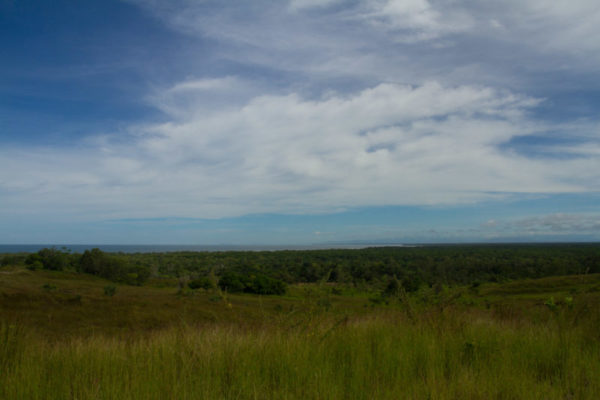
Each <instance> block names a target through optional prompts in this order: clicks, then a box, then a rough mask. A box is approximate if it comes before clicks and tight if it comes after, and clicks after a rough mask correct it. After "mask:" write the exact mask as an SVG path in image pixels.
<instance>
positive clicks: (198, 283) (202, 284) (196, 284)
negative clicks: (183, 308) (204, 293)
mask: <svg viewBox="0 0 600 400" xmlns="http://www.w3.org/2000/svg"><path fill="white" fill-rule="evenodd" d="M188 286H189V288H190V289H211V288H212V287H213V285H212V282H211V281H210V279H208V278H206V277H205V278H197V279H192V280H191V281H190V282H189V283H188Z"/></svg>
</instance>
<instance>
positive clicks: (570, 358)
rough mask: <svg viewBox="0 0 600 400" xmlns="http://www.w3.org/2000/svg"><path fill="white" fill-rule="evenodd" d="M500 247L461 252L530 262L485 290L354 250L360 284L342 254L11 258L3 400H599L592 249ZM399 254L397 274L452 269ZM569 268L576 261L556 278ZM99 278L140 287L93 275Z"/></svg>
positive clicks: (496, 273) (2, 272)
mask: <svg viewBox="0 0 600 400" xmlns="http://www.w3.org/2000/svg"><path fill="white" fill-rule="evenodd" d="M507 249H508V250H507ZM510 249H511V247H508V248H501V247H497V248H495V247H493V246H490V247H489V248H488V247H485V248H475V249H474V250H473V249H472V248H471V247H469V248H463V250H462V251H463V252H464V253H465V255H464V256H463V257H462V259H465V260H467V259H468V260H474V259H476V258H479V259H480V260H482V264H481V265H483V264H485V259H484V258H483V255H482V253H486V252H490V253H487V254H492V253H494V254H509V255H511V254H512V256H511V257H513V258H512V259H513V261H515V259H516V258H517V255H518V257H525V256H527V257H532V254H537V256H536V257H532V258H531V260H530V261H523V260H521V263H522V265H529V266H530V268H531V270H529V271H528V272H527V273H526V274H525V275H526V276H518V277H517V278H511V277H509V276H507V275H508V273H506V274H505V272H506V271H512V270H513V268H512V267H510V268H508V269H507V270H503V269H501V268H500V269H496V270H493V269H492V267H490V269H488V272H486V273H487V274H488V275H486V276H488V277H489V279H482V276H483V275H482V274H481V273H476V274H474V275H475V276H473V277H471V276H468V275H465V276H463V277H460V276H459V277H454V278H452V277H449V276H444V275H443V274H441V273H440V275H441V276H442V277H441V278H440V279H431V280H430V279H429V278H430V277H431V278H433V275H431V276H429V275H428V272H415V271H418V268H414V269H413V268H412V266H411V265H412V264H405V263H403V262H400V261H399V260H402V259H399V260H396V261H394V262H395V263H398V264H399V265H402V266H404V267H405V268H406V270H402V271H397V273H393V274H387V273H386V274H380V272H381V271H387V269H386V268H389V265H394V264H393V263H392V262H391V261H392V260H391V259H390V263H389V264H388V266H387V267H386V262H385V261H382V263H378V261H377V260H380V261H381V260H386V259H389V258H388V257H389V254H390V253H389V252H388V251H387V250H381V251H378V250H376V249H369V250H368V251H364V252H358V253H356V254H358V256H359V258H363V259H364V260H365V261H366V262H365V269H368V272H365V273H363V274H362V276H363V278H362V280H361V279H360V278H356V276H358V275H357V274H355V273H352V271H355V269H354V267H353V266H352V265H354V264H353V261H352V259H351V257H348V259H347V260H348V264H343V263H341V262H340V261H339V260H342V259H345V258H344V257H345V254H349V255H351V254H352V252H348V251H341V252H340V253H338V252H337V251H331V253H330V252H329V251H327V252H325V253H319V252H308V253H307V254H306V255H304V256H303V255H302V252H292V253H293V254H289V252H283V254H276V253H272V254H269V253H262V252H259V253H257V254H255V255H251V253H248V254H250V255H247V253H245V252H240V253H235V254H228V253H222V254H208V255H206V254H196V258H195V260H196V261H195V263H192V262H190V263H189V264H185V266H184V263H183V262H181V263H180V264H178V263H177V262H176V261H174V260H180V261H181V260H182V259H183V260H188V259H194V257H193V254H191V253H190V254H188V253H174V254H137V255H123V254H105V253H102V252H100V253H98V252H99V251H96V252H95V254H92V253H93V252H94V251H90V252H88V256H87V257H91V260H96V261H93V262H92V261H89V260H88V261H85V262H83V263H82V261H81V260H82V259H83V258H84V255H83V254H71V253H70V252H68V251H66V250H64V249H63V250H59V251H58V252H59V253H60V254H59V255H58V257H64V258H65V259H66V260H68V261H65V262H56V263H52V262H51V263H50V264H44V261H45V259H44V254H45V255H46V256H48V257H57V254H56V253H54V254H53V253H52V252H49V253H48V252H46V253H42V254H38V256H39V258H37V257H33V256H31V255H26V254H24V255H17V256H15V255H10V257H11V262H10V263H3V264H4V266H3V267H2V268H0V398H7V399H13V398H14V399H35V398H43V399H65V398H66V399H68V398H73V399H97V398H101V399H104V398H109V399H110V398H115V399H116V398H118V399H141V398H143V399H186V398H188V399H196V398H202V399H264V398H285V399H344V398H348V399H375V398H377V399H403V398H407V399H428V398H431V399H458V398H469V399H529V398H531V399H533V398H535V399H540V398H543V399H597V398H600V381H599V380H598V379H597V377H598V376H600V274H599V273H594V272H596V271H595V270H593V268H596V265H597V264H594V263H595V262H597V259H596V258H595V257H597V251H598V249H597V247H594V246H589V247H585V246H584V247H583V248H581V247H577V246H575V247H571V246H565V247H564V248H559V247H554V246H550V249H549V250H548V251H547V252H545V253H544V252H542V251H541V250H540V249H539V248H536V247H517V248H516V250H515V251H516V253H512V251H513V250H510ZM407 250H408V255H406V260H409V259H412V258H414V259H420V260H423V259H425V258H431V259H433V260H435V259H436V258H435V257H439V258H440V260H445V259H450V258H452V257H453V255H455V254H461V250H460V248H458V247H449V248H434V249H433V251H432V252H431V253H430V254H429V256H426V254H427V253H426V251H424V250H422V249H407ZM521 251H522V252H521ZM344 252H347V253H344ZM561 252H564V253H561ZM84 254H85V253H84ZM373 254H377V256H373ZM392 254H394V252H392ZM397 254H402V253H397ZM436 254H437V256H436ZM515 254H517V255H515ZM544 254H545V255H544ZM567 254H579V256H577V257H574V261H573V263H572V264H569V263H566V261H565V263H564V264H563V263H562V261H560V260H566V258H567V257H566V255H567ZM330 255H331V257H333V258H329V256H330ZM0 257H1V256H0ZM255 257H256V258H255ZM270 257H271V258H272V259H273V260H280V262H281V260H284V259H286V258H287V257H291V258H292V259H293V258H294V257H306V259H308V260H310V259H313V257H323V259H321V261H320V264H317V262H316V261H314V263H315V264H314V266H315V270H319V271H326V272H323V273H320V272H319V273H315V276H316V278H318V279H314V278H315V276H313V277H312V278H311V279H310V281H309V282H307V280H308V279H298V280H290V279H288V280H286V279H284V278H285V276H284V275H285V274H289V271H293V270H294V269H293V268H292V267H293V266H294V265H298V264H299V265H303V263H304V262H298V264H293V263H292V264H289V265H288V267H284V268H283V270H284V272H285V274H282V275H279V276H278V275H276V274H275V272H274V271H275V267H270V266H269V264H268V263H266V262H265V264H257V262H256V259H261V258H264V259H269V258H270ZM370 257H372V258H370ZM553 257H554V262H552V260H553ZM563 257H564V258H563ZM459 258H460V257H459ZM509 258H510V257H509ZM0 259H2V258H0ZM314 259H316V258H314ZM97 260H104V261H103V262H98V261H97ZM114 260H119V261H114ZM143 260H146V261H151V260H155V261H156V260H159V261H156V262H157V264H152V263H151V262H144V261H143ZM200 260H205V261H200ZM206 260H211V261H206ZM224 260H229V261H224ZM236 260H237V261H236ZM335 260H338V261H335ZM369 260H370V261H369ZM499 260H503V258H502V257H500V258H499ZM234 261H236V262H237V263H236V262H234ZM219 262H221V263H219ZM35 263H38V264H39V265H37V266H36V267H35V268H32V265H33V264H35ZM273 263H275V262H274V261H273ZM536 263H537V264H536ZM107 264H108V265H109V266H110V268H108V267H106V268H107V270H109V271H114V270H115V269H119V268H123V269H124V270H127V271H129V272H127V273H129V274H134V273H135V272H131V271H135V269H134V267H135V268H146V269H147V270H148V275H147V277H146V278H145V279H144V280H143V281H140V280H139V279H136V280H134V279H131V280H128V279H127V278H124V277H126V274H125V275H123V274H122V273H116V274H114V275H113V274H106V272H100V271H105V270H104V268H105V265H107ZM503 264H504V261H500V262H498V263H497V264H493V263H492V262H490V265H496V266H497V265H503ZM40 265H41V266H40ZM48 265H52V266H56V265H60V266H62V267H61V268H54V267H53V268H48ZM82 265H86V267H85V268H84V267H82ZM115 265H116V266H117V267H118V268H115ZM265 265H266V266H265ZM286 265H287V264H286ZM319 265H326V266H327V267H319V268H317V267H318V266H319ZM453 265H454V266H457V265H463V266H464V270H465V271H469V270H471V268H473V267H472V266H470V265H466V264H461V263H459V262H458V261H455V264H452V263H450V266H449V267H447V268H448V269H450V268H455V267H452V266H453ZM404 267H403V268H404ZM434 268H439V267H436V266H435V263H434V265H433V266H432V265H429V266H424V270H425V271H430V270H433V269H434ZM456 268H457V270H459V268H458V267H456ZM482 268H483V267H482ZM564 268H566V269H567V271H568V272H569V274H548V275H546V276H544V277H539V276H536V275H537V274H539V273H540V272H539V271H561V270H563V269H564ZM169 269H170V271H173V272H172V273H166V271H169ZM571 269H578V270H579V271H580V273H573V272H572V271H571ZM161 271H162V272H161ZM174 271H178V272H177V273H175V272H174ZM244 271H245V272H244ZM286 271H287V272H286ZM490 271H493V272H490ZM367 274H370V275H371V276H372V278H371V279H365V278H364V276H366V275H367ZM530 275H531V276H530ZM303 276H304V275H303ZM342 276H344V277H343V279H342V278H341V277H342ZM492 278H493V279H492ZM338 279H339V281H338ZM277 282H281V283H282V284H283V286H280V285H281V284H279V283H277ZM277 287H279V289H275V288H277ZM281 287H283V289H282V288H281ZM277 290H278V292H277V293H275V291H277ZM260 293H262V294H260Z"/></svg>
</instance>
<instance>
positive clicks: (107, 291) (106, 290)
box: [104, 285, 117, 297]
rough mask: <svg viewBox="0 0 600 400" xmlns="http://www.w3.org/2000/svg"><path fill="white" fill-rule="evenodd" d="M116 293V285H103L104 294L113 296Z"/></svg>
mask: <svg viewBox="0 0 600 400" xmlns="http://www.w3.org/2000/svg"><path fill="white" fill-rule="evenodd" d="M115 293H117V287H116V286H113V285H108V286H104V295H105V296H110V297H113V296H114V295H115Z"/></svg>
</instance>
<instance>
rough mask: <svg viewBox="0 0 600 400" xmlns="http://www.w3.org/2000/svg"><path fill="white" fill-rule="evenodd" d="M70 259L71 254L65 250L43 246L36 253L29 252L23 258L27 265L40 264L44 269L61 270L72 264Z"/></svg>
mask: <svg viewBox="0 0 600 400" xmlns="http://www.w3.org/2000/svg"><path fill="white" fill-rule="evenodd" d="M71 261H72V260H71V255H70V254H69V253H68V252H67V251H60V250H58V249H55V248H51V249H49V248H45V249H42V250H40V251H38V252H37V253H34V254H30V255H29V256H28V257H27V258H26V259H25V264H27V265H28V266H33V265H39V264H41V265H42V267H43V268H44V269H49V270H52V271H62V270H65V269H67V268H68V267H70V266H71V265H72V262H71Z"/></svg>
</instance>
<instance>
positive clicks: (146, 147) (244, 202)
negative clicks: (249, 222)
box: [0, 78, 600, 218]
mask: <svg viewBox="0 0 600 400" xmlns="http://www.w3.org/2000/svg"><path fill="white" fill-rule="evenodd" d="M229 81H230V80H229V78H226V79H225V80H223V81H211V82H209V84H208V85H207V84H206V83H205V82H191V83H190V82H189V81H186V82H183V83H181V84H178V85H176V86H174V87H173V88H169V89H167V90H166V91H167V94H166V95H165V96H166V97H167V98H169V100H168V102H169V104H174V103H175V104H176V103H177V101H173V96H177V95H178V94H179V93H181V94H182V95H184V96H186V98H189V96H190V94H191V93H196V94H198V95H199V96H202V93H204V91H205V90H206V88H207V86H209V87H210V89H211V90H214V89H215V87H220V88H223V90H229V89H228V85H227V84H225V85H221V82H229ZM215 82H217V83H218V84H217V83H215ZM166 97H158V98H157V99H158V100H157V101H159V103H158V104H157V107H159V108H163V106H164V104H162V103H160V102H161V101H163V99H164V98H166ZM538 102H539V101H538V100H536V99H533V98H530V97H527V96H522V95H516V94H512V93H509V92H499V91H497V90H494V89H491V88H484V87H470V86H460V87H444V86H442V85H440V84H438V83H435V82H430V83H427V84H424V85H422V86H406V85H396V84H381V85H377V86H375V87H373V88H370V89H365V90H363V91H361V92H359V93H357V94H355V95H352V96H329V97H325V98H322V99H320V100H307V99H304V98H302V97H301V96H299V95H298V94H294V93H291V94H288V95H285V96H282V95H265V96H257V97H255V98H252V99H251V100H249V101H248V102H247V103H245V104H243V105H241V106H239V107H234V108H231V109H227V110H223V111H218V112H217V111H215V112H211V113H202V112H197V113H194V112H181V113H172V114H171V115H172V117H171V118H172V119H171V120H170V121H169V122H166V123H160V124H153V125H146V126H143V127H138V128H136V131H135V135H133V136H131V138H130V141H129V142H128V143H127V142H125V143H124V142H123V141H122V140H118V141H114V142H112V141H110V140H108V141H105V142H103V143H102V145H101V146H98V147H95V146H89V147H84V148H80V149H78V150H77V151H75V149H72V148H71V149H64V148H59V149H37V150H36V149H28V151H27V152H20V153H19V152H16V151H15V150H13V149H4V150H3V151H2V157H0V171H2V172H0V182H1V183H0V187H1V188H2V189H3V190H5V191H8V192H9V193H12V195H11V196H9V197H8V198H7V201H8V202H9V207H8V208H5V210H10V212H11V213H15V212H19V210H20V212H21V213H26V212H27V210H30V209H45V210H48V209H50V208H52V207H60V208H62V209H63V212H72V213H81V214H88V215H89V213H98V214H101V215H102V216H103V217H111V218H120V217H126V216H138V217H149V216H155V215H164V213H165V212H166V211H167V210H168V214H169V215H173V216H188V217H223V216H232V215H241V214H246V213H256V212H281V213H299V212H302V213H304V212H309V213H310V212H324V211H332V210H335V209H339V208H340V207H342V208H345V207H356V206H366V205H415V204H429V205H435V204H460V203H465V202H474V201H480V200H483V199H488V198H490V197H494V196H502V195H503V193H510V194H514V193H557V192H585V191H594V190H598V189H600V188H599V187H598V182H600V176H599V174H600V171H598V169H597V168H595V166H597V162H598V160H597V157H595V156H592V157H590V156H589V155H587V154H586V156H585V157H576V158H573V159H568V160H562V161H561V160H558V161H557V160H556V159H554V158H539V157H537V158H529V157H527V156H525V155H517V154H515V153H514V152H512V151H510V149H509V150H502V147H501V146H500V145H502V144H503V143H505V142H507V141H510V140H511V139H512V138H514V137H518V136H522V135H530V134H535V133H538V129H539V127H538V126H537V124H536V123H535V122H534V121H532V120H531V119H530V118H529V117H528V110H530V109H531V108H532V107H535V106H536V105H537V104H538ZM192 103H193V102H192ZM55 160H60V162H59V163H57V162H55ZM17 190H18V193H20V194H19V195H17ZM11 200H12V201H11ZM67 210H68V211H67Z"/></svg>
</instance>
